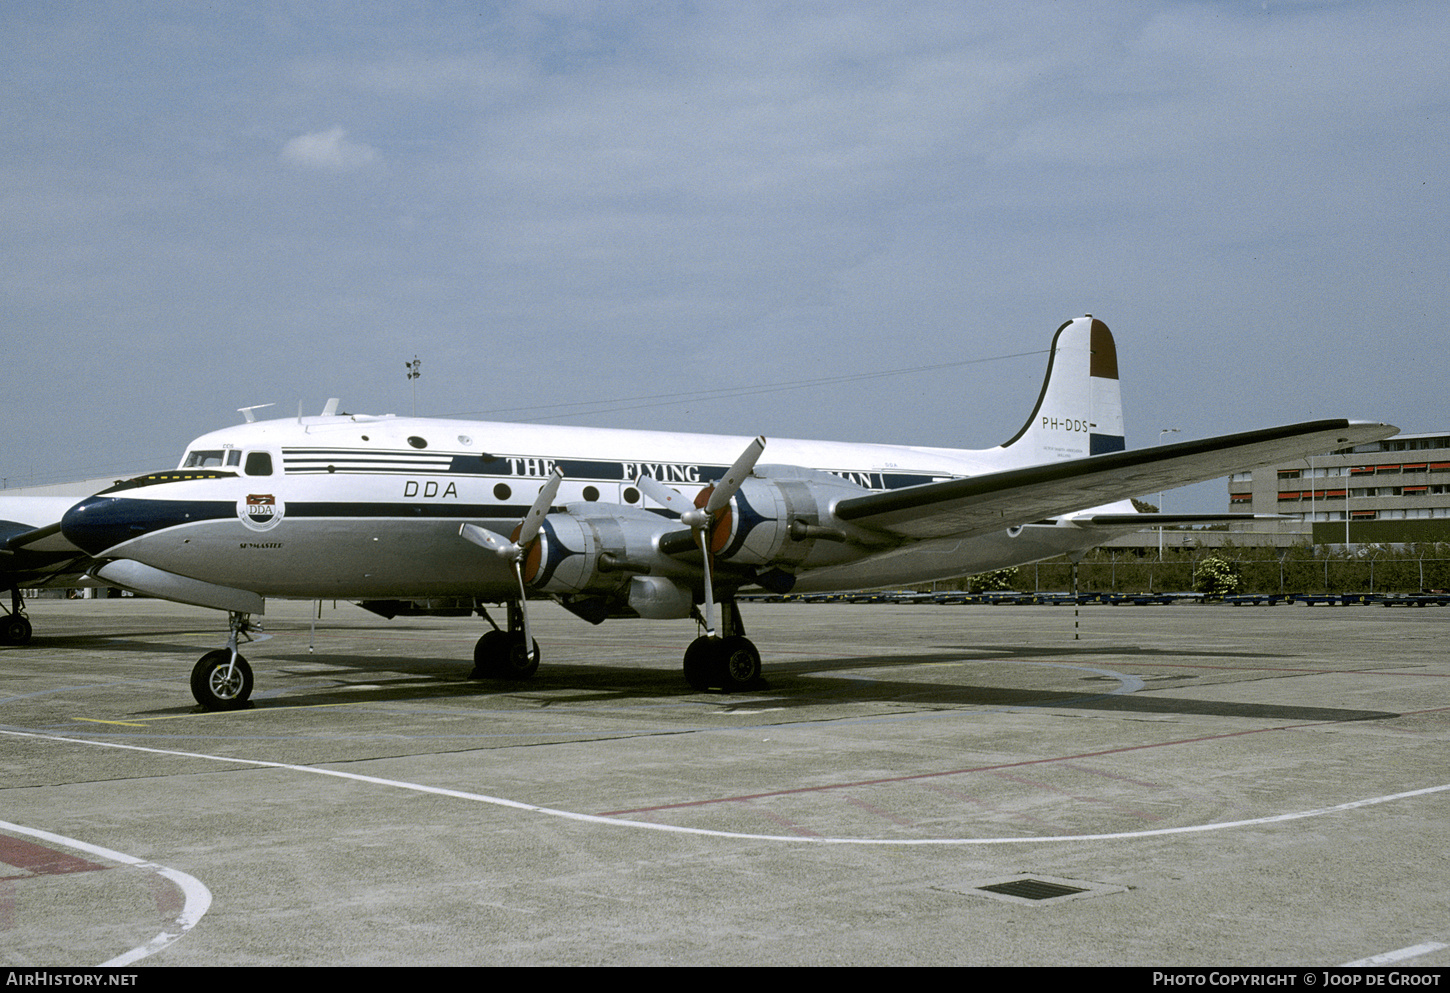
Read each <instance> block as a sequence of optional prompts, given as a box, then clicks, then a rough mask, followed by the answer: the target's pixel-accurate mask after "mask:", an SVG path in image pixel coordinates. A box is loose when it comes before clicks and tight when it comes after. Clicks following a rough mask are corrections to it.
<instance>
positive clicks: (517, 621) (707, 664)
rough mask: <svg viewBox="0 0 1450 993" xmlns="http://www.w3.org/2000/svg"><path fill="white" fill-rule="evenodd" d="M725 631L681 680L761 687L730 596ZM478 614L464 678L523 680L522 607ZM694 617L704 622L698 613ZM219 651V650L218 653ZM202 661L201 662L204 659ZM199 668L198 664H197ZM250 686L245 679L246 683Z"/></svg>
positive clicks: (704, 640) (756, 656)
mask: <svg viewBox="0 0 1450 993" xmlns="http://www.w3.org/2000/svg"><path fill="white" fill-rule="evenodd" d="M722 606H723V607H724V610H723V611H722V614H723V617H722V620H723V624H722V627H723V628H724V631H723V632H722V633H721V634H719V635H714V636H712V635H702V636H700V637H698V638H696V639H695V640H694V641H692V642H690V647H689V648H687V649H686V650H685V682H687V683H689V684H690V687H691V688H692V689H695V690H699V691H701V692H704V691H706V690H721V691H723V692H726V693H736V692H740V691H742V690H751V689H759V688H760V687H762V686H764V685H765V683H764V681H763V680H762V679H761V678H760V652H759V650H758V649H756V647H755V643H754V642H752V641H751V640H750V639H749V638H747V637H745V625H744V624H743V623H741V620H740V608H739V607H737V606H736V604H735V601H734V600H727V601H726V602H725V603H724V604H722ZM477 610H478V613H479V615H480V616H481V617H482V618H483V619H484V620H486V621H488V623H489V624H491V625H493V630H492V631H488V632H485V633H484V635H483V637H481V638H479V639H478V643H477V644H476V645H474V646H473V672H472V673H470V674H469V677H468V678H469V679H528V678H529V677H530V676H532V675H533V674H534V673H535V672H537V671H538V669H539V643H538V642H537V641H535V642H533V649H534V652H533V657H532V658H530V657H529V655H528V653H527V652H526V651H524V629H523V611H522V610H521V609H520V608H519V604H518V602H517V601H510V602H509V604H508V630H507V631H505V630H503V629H502V628H500V627H499V626H498V625H497V624H495V623H494V620H493V618H492V617H489V616H488V611H486V610H485V609H484V608H483V606H482V605H480V606H479V607H478V608H477ZM695 618H696V620H698V621H700V623H701V624H703V623H704V620H703V618H701V617H700V615H699V611H698V610H697V611H696V612H695ZM223 654H224V653H223ZM203 661H205V660H203ZM198 668H200V666H198ZM248 689H250V682H249V684H248Z"/></svg>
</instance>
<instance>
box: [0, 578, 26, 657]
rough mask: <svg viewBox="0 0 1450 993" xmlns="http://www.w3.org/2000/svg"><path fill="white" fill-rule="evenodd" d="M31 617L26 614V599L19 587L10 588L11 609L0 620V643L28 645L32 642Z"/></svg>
mask: <svg viewBox="0 0 1450 993" xmlns="http://www.w3.org/2000/svg"><path fill="white" fill-rule="evenodd" d="M31 633H32V629H31V627H30V618H28V617H26V616H25V601H24V600H23V599H21V597H20V590H19V589H18V588H15V589H11V590H10V610H9V611H7V612H6V614H5V617H4V618H3V621H0V645H28V644H29V643H30V635H31Z"/></svg>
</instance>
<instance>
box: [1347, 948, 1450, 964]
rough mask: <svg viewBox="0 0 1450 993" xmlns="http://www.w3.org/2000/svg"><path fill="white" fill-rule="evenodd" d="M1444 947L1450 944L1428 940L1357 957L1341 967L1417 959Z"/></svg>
mask: <svg viewBox="0 0 1450 993" xmlns="http://www.w3.org/2000/svg"><path fill="white" fill-rule="evenodd" d="M1442 948H1450V945H1445V944H1442V943H1441V942H1438V941H1426V942H1422V943H1420V944H1418V945H1411V946H1410V947H1409V948H1398V949H1396V950H1395V951H1393V952H1380V953H1379V954H1378V955H1371V956H1370V957H1369V958H1367V959H1355V960H1354V961H1353V962H1346V963H1344V965H1342V966H1340V968H1341V969H1353V968H1361V967H1365V966H1373V965H1389V964H1390V963H1391V962H1403V961H1404V960H1405V959H1417V958H1419V957H1420V956H1421V955H1428V954H1430V953H1431V952H1438V951H1439V950H1440V949H1442Z"/></svg>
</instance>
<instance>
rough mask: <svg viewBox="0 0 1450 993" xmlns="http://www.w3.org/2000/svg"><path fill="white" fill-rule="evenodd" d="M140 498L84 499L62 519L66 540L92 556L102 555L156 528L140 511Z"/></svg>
mask: <svg viewBox="0 0 1450 993" xmlns="http://www.w3.org/2000/svg"><path fill="white" fill-rule="evenodd" d="M139 504H140V501H138V500H127V499H121V498H117V497H103V496H94V497H89V498H87V499H85V500H82V501H81V502H80V503H78V504H76V505H75V506H74V507H72V508H71V509H70V510H67V511H66V512H65V514H64V515H63V516H62V517H61V519H60V532H61V534H63V535H65V537H66V540H67V541H69V542H70V543H71V544H73V545H75V546H76V547H77V548H79V549H81V550H82V551H84V552H87V553H88V554H90V555H95V556H100V555H102V554H103V553H105V552H106V551H107V550H109V549H112V548H115V547H116V546H117V545H119V544H121V543H122V542H126V541H130V540H131V539H132V538H138V537H140V536H141V535H143V534H145V533H146V532H147V531H150V530H153V529H154V528H155V526H156V525H155V523H154V522H149V521H147V520H146V519H145V515H143V514H141V513H139V510H140V507H139Z"/></svg>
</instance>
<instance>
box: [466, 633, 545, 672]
mask: <svg viewBox="0 0 1450 993" xmlns="http://www.w3.org/2000/svg"><path fill="white" fill-rule="evenodd" d="M538 671H539V643H538V641H537V640H535V641H534V658H533V661H529V657H528V655H526V654H525V652H524V639H523V638H522V637H520V636H518V635H510V634H507V633H505V632H503V631H488V632H485V634H484V635H483V637H481V638H479V639H478V643H477V644H476V645H474V646H473V672H472V673H470V674H469V677H468V678H469V679H528V678H530V677H531V676H533V674H534V673H536V672H538Z"/></svg>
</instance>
